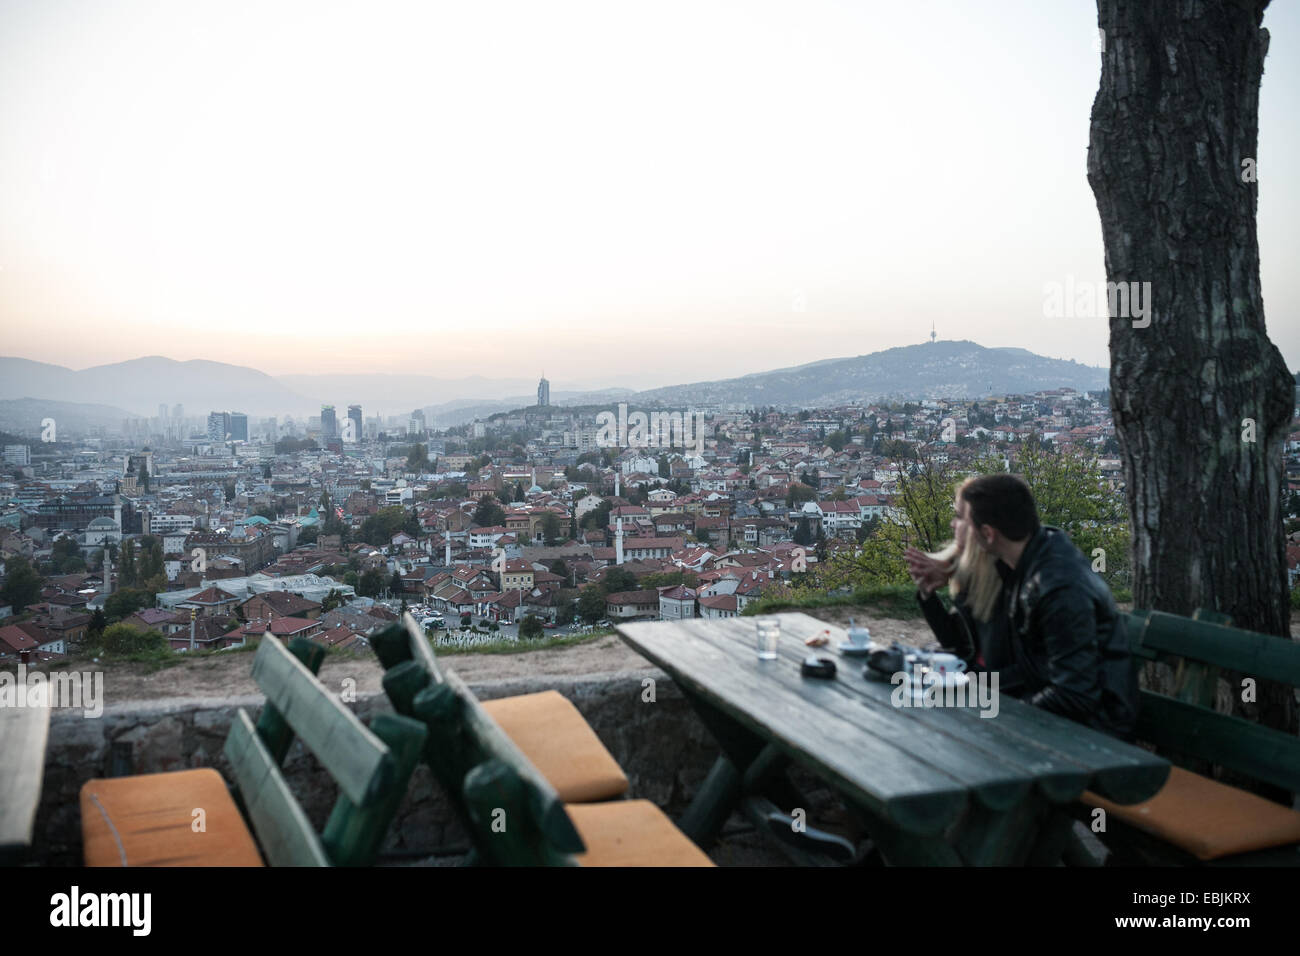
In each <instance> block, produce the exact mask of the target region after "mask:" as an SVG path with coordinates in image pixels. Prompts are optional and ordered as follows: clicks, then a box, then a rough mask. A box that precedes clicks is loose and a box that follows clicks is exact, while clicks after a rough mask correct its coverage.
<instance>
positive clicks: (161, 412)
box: [158, 402, 167, 422]
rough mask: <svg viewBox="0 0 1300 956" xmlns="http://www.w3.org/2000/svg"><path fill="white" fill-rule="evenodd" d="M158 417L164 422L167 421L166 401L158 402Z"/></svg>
mask: <svg viewBox="0 0 1300 956" xmlns="http://www.w3.org/2000/svg"><path fill="white" fill-rule="evenodd" d="M158 417H159V418H161V419H162V420H163V421H164V422H165V421H167V403H166V402H159V403H158Z"/></svg>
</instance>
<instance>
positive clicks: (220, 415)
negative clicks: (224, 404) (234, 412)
mask: <svg viewBox="0 0 1300 956" xmlns="http://www.w3.org/2000/svg"><path fill="white" fill-rule="evenodd" d="M229 434H230V412H209V413H208V441H225V440H226V436H227V435H229Z"/></svg>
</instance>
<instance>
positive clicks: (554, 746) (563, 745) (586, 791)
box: [481, 690, 628, 803]
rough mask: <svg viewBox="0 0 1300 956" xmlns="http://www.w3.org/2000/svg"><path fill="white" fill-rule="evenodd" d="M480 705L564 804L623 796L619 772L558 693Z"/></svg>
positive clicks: (624, 785)
mask: <svg viewBox="0 0 1300 956" xmlns="http://www.w3.org/2000/svg"><path fill="white" fill-rule="evenodd" d="M481 703H482V704H483V709H484V710H485V711H487V713H488V716H489V717H491V718H492V719H493V720H495V721H496V722H497V725H498V726H500V728H501V729H502V730H504V731H505V733H506V736H508V737H509V738H510V739H511V740H512V741H514V743H515V745H516V746H517V747H518V748H519V749H520V750H521V751H522V752H523V755H524V756H525V757H526V758H527V759H528V760H529V762H530V763H532V765H533V766H534V767H536V768H537V770H538V772H539V773H541V775H542V776H543V777H545V778H546V779H547V780H548V781H549V782H550V784H551V786H553V787H554V788H555V792H556V793H557V794H559V797H560V799H561V800H562V801H564V802H565V803H592V802H595V801H598V800H612V799H614V798H616V797H621V796H622V795H623V794H625V793H626V792H627V786H628V783H627V774H625V773H624V772H623V768H622V767H620V766H619V765H618V761H616V760H615V759H614V757H613V756H612V755H611V754H610V752H609V751H608V750H607V749H605V745H604V744H603V743H601V742H600V738H599V737H597V736H596V732H595V731H594V730H592V729H591V725H590V724H588V723H587V721H586V720H585V719H584V718H583V716H582V714H581V713H579V712H578V708H576V707H574V706H573V704H572V703H570V702H569V701H568V700H567V699H566V698H565V697H564V696H563V695H562V694H560V693H559V692H558V691H554V690H548V691H543V692H541V693H539V694H520V695H518V696H516V697H502V698H498V699H497V700H485V701H482V702H481Z"/></svg>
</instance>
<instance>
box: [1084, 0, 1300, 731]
mask: <svg viewBox="0 0 1300 956" xmlns="http://www.w3.org/2000/svg"><path fill="white" fill-rule="evenodd" d="M1266 6H1268V0H1098V2H1097V8H1098V22H1099V25H1100V27H1101V30H1102V31H1103V32H1102V43H1103V53H1102V72H1101V87H1100V89H1099V90H1098V92H1097V98H1096V100H1095V101H1094V103H1093V107H1092V126H1091V137H1090V144H1089V150H1088V181H1089V183H1090V184H1091V186H1092V190H1093V193H1094V195H1095V196H1096V199H1097V209H1098V211H1099V213H1100V215H1101V224H1102V234H1103V238H1104V241H1105V249H1106V276H1107V280H1108V282H1114V283H1119V282H1125V283H1133V282H1136V283H1144V282H1150V283H1151V285H1150V292H1151V302H1150V303H1149V305H1150V313H1149V316H1148V317H1147V318H1143V319H1141V320H1140V321H1139V320H1135V319H1134V318H1131V317H1125V316H1117V315H1115V314H1114V311H1112V314H1111V318H1110V359H1111V369H1110V384H1111V408H1112V412H1113V414H1114V417H1115V425H1116V432H1117V435H1118V439H1119V446H1120V449H1121V455H1122V458H1123V461H1124V475H1125V479H1126V481H1127V486H1128V487H1127V496H1128V508H1129V519H1130V522H1131V526H1132V532H1133V537H1132V542H1133V551H1132V557H1133V600H1134V605H1135V606H1136V607H1145V608H1157V609H1160V610H1165V611H1169V612H1171V613H1177V614H1184V615H1190V614H1191V613H1192V611H1193V610H1194V609H1195V608H1197V607H1205V608H1210V609H1214V610H1218V611H1221V612H1224V613H1227V614H1231V615H1232V617H1233V623H1234V625H1236V626H1238V627H1243V628H1248V629H1251V630H1256V631H1262V632H1265V633H1270V634H1278V635H1284V636H1286V635H1289V634H1290V611H1289V605H1288V601H1287V585H1286V543H1285V533H1284V529H1283V518H1282V481H1283V462H1282V445H1283V441H1284V439H1285V437H1286V433H1287V429H1288V425H1289V423H1290V420H1291V411H1292V399H1293V379H1292V376H1291V375H1290V374H1289V373H1288V371H1287V368H1286V364H1285V362H1284V361H1283V359H1282V355H1281V353H1280V352H1279V351H1278V349H1277V348H1276V347H1275V346H1274V345H1273V343H1272V342H1270V341H1269V338H1268V334H1267V332H1266V330H1265V327H1264V301H1263V294H1262V291H1261V287H1260V279H1259V242H1258V238H1257V236H1256V230H1255V210H1256V205H1257V198H1258V192H1257V185H1256V183H1255V181H1254V176H1253V175H1252V173H1253V166H1254V163H1255V160H1256V158H1257V153H1256V146H1257V142H1258V126H1259V88H1260V79H1261V77H1262V75H1263V72H1264V56H1265V54H1266V53H1267V51H1268V31H1267V30H1265V29H1263V28H1262V27H1261V22H1262V20H1263V16H1264V8H1265V7H1266ZM1121 301H1122V300H1121ZM1147 319H1149V322H1150V324H1149V325H1148V326H1146V327H1145V328H1143V327H1135V321H1137V323H1138V325H1141V324H1142V322H1144V321H1147ZM1247 420H1249V422H1247ZM1251 423H1253V429H1252V426H1251ZM1252 439H1253V440H1252ZM1252 676H1255V677H1257V678H1258V677H1261V676H1262V675H1252ZM1238 686H1239V685H1238ZM1259 690H1260V694H1259V702H1258V705H1257V706H1256V705H1252V704H1244V703H1243V702H1242V701H1241V700H1240V697H1241V694H1240V693H1239V691H1238V692H1237V693H1234V694H1233V695H1232V696H1233V707H1234V711H1235V712H1236V713H1238V714H1239V715H1241V716H1244V717H1247V718H1249V719H1257V720H1260V721H1261V722H1263V723H1265V724H1267V725H1269V726H1272V727H1276V728H1278V729H1284V730H1286V731H1288V732H1295V729H1296V705H1295V698H1294V695H1293V694H1292V692H1291V691H1290V690H1289V689H1284V688H1282V687H1279V686H1278V685H1275V684H1264V683H1260V685H1259Z"/></svg>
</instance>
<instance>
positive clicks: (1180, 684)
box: [1081, 611, 1300, 866]
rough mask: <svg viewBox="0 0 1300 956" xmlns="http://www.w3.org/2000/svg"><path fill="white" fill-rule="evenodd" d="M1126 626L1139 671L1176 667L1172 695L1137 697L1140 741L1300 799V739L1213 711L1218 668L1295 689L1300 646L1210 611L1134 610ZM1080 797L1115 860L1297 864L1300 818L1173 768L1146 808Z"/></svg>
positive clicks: (1299, 859) (1150, 693) (1285, 809)
mask: <svg viewBox="0 0 1300 956" xmlns="http://www.w3.org/2000/svg"><path fill="white" fill-rule="evenodd" d="M1127 621H1128V626H1129V640H1130V646H1131V647H1132V649H1133V653H1134V657H1135V661H1137V662H1138V664H1139V665H1140V662H1142V661H1144V660H1145V661H1163V662H1167V663H1170V664H1171V665H1175V666H1176V668H1177V671H1176V674H1177V676H1176V681H1177V688H1176V690H1175V691H1174V695H1173V696H1167V695H1164V694H1158V693H1155V692H1153V691H1149V690H1144V691H1142V692H1141V706H1140V710H1139V713H1138V724H1137V728H1136V730H1135V735H1136V737H1137V739H1138V740H1140V741H1146V742H1148V743H1152V744H1155V745H1156V746H1157V747H1158V748H1160V750H1161V751H1162V752H1164V753H1167V754H1168V755H1169V756H1170V757H1171V759H1174V760H1176V761H1178V762H1181V763H1184V764H1187V765H1189V766H1191V767H1195V768H1196V769H1204V770H1206V772H1207V773H1208V772H1209V768H1208V766H1205V765H1206V764H1207V763H1208V764H1218V765H1220V766H1222V767H1226V768H1229V769H1231V770H1233V771H1236V772H1237V773H1240V774H1242V775H1243V776H1246V777H1249V778H1251V779H1253V780H1257V781H1261V782H1264V783H1268V784H1272V785H1274V786H1276V787H1280V788H1282V789H1283V790H1286V791H1289V792H1291V794H1292V795H1294V794H1295V793H1296V792H1300V739H1297V738H1295V737H1292V736H1290V735H1288V734H1284V733H1282V732H1280V731H1277V730H1273V729H1271V728H1268V727H1262V726H1260V725H1259V724H1254V723H1251V722H1250V721H1246V720H1242V719H1241V718H1240V717H1234V716H1231V715H1229V714H1223V713H1218V712H1216V711H1215V710H1214V698H1215V692H1216V689H1217V685H1218V678H1219V671H1220V669H1225V670H1229V671H1235V672H1238V673H1240V674H1241V675H1242V676H1245V677H1253V678H1254V679H1255V680H1256V681H1257V682H1259V681H1263V680H1273V681H1277V682H1279V683H1282V684H1287V685H1289V686H1291V687H1297V686H1300V644H1297V643H1295V642H1294V641H1291V640H1289V639H1287V638H1284V637H1278V636H1276V635H1272V634H1259V633H1256V632H1253V631H1243V630H1239V629H1237V628H1233V627H1229V626H1227V622H1228V619H1227V618H1226V617H1225V616H1223V615H1219V614H1214V613H1213V612H1206V611H1198V612H1197V614H1196V617H1195V618H1191V619H1189V618H1184V617H1180V616H1178V615H1174V614H1166V613H1164V612H1162V611H1137V612H1134V613H1133V614H1131V615H1128V616H1127ZM1235 690H1236V692H1238V693H1239V692H1240V688H1235ZM1081 799H1082V803H1083V806H1084V808H1085V810H1086V811H1087V812H1088V813H1089V814H1090V813H1091V810H1092V809H1093V808H1097V807H1100V808H1102V809H1104V810H1105V811H1106V830H1105V831H1104V832H1101V833H1098V834H1097V835H1098V837H1099V838H1100V839H1101V840H1102V842H1103V843H1104V844H1105V845H1106V846H1107V847H1108V848H1109V849H1110V850H1111V852H1112V854H1114V856H1115V862H1120V863H1142V864H1173V865H1203V864H1214V865H1230V866H1300V813H1298V812H1296V811H1295V810H1293V809H1291V808H1290V807H1287V806H1283V805H1282V804H1279V803H1275V802H1273V801H1271V800H1266V799H1264V798H1263V797H1260V796H1257V795H1255V794H1253V793H1248V792H1247V791H1245V790H1241V789H1239V788H1237V787H1232V786H1228V785H1227V784H1224V783H1221V782H1219V781H1217V780H1214V779H1212V778H1210V777H1209V776H1205V775H1202V774H1201V773H1197V772H1193V770H1190V769H1186V768H1184V767H1178V766H1175V767H1174V768H1173V770H1172V772H1171V773H1170V775H1169V781H1168V782H1167V783H1166V784H1165V786H1164V787H1163V788H1162V789H1161V790H1160V792H1159V793H1157V794H1156V795H1155V796H1154V797H1152V798H1151V799H1150V800H1147V801H1145V802H1144V803H1139V804H1132V805H1127V806H1126V805H1122V804H1116V803H1113V802H1111V801H1108V800H1105V799H1103V798H1102V797H1099V796H1097V795H1096V794H1093V793H1089V792H1085V793H1084V794H1083V797H1082V798H1081ZM1084 819H1085V821H1088V820H1089V819H1090V817H1085V818H1084Z"/></svg>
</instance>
